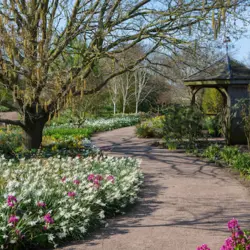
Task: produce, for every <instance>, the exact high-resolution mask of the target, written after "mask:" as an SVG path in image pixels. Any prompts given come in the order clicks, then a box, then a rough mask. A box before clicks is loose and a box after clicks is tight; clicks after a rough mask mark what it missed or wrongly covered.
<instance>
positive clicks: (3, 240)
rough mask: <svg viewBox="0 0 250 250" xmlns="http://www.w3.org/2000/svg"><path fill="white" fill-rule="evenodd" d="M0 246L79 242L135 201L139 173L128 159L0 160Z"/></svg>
mask: <svg viewBox="0 0 250 250" xmlns="http://www.w3.org/2000/svg"><path fill="white" fill-rule="evenodd" d="M0 166H1V168H0V178H1V180H0V182H1V186H0V247H1V248H2V249H6V248H8V249H19V248H24V249H28V248H31V249H34V248H36V247H38V246H39V247H47V246H50V245H54V247H55V246H57V244H59V243H60V242H62V241H63V240H69V239H80V238H82V237H83V235H84V234H85V233H86V231H87V230H89V229H90V228H92V227H95V226H97V225H100V223H103V222H104V219H105V217H106V216H107V215H111V214H114V213H117V212H120V211H121V210H122V209H123V208H124V207H126V206H127V205H128V204H132V203H134V202H135V200H136V198H137V193H138V190H139V186H140V184H141V183H142V173H141V171H140V169H139V163H138V161H137V160H135V159H132V158H114V157H106V158H101V160H100V158H94V159H93V158H80V157H76V158H70V157H68V158H60V157H54V158H48V159H30V160H24V159H22V160H21V161H20V163H19V164H17V163H15V162H14V160H6V159H5V158H4V157H1V158H0Z"/></svg>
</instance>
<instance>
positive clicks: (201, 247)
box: [197, 244, 210, 250]
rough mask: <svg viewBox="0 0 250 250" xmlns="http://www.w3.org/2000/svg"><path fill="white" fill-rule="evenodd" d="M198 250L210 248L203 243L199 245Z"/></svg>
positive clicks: (208, 249)
mask: <svg viewBox="0 0 250 250" xmlns="http://www.w3.org/2000/svg"><path fill="white" fill-rule="evenodd" d="M197 250H210V248H209V247H208V246H207V244H202V245H201V246H199V247H197Z"/></svg>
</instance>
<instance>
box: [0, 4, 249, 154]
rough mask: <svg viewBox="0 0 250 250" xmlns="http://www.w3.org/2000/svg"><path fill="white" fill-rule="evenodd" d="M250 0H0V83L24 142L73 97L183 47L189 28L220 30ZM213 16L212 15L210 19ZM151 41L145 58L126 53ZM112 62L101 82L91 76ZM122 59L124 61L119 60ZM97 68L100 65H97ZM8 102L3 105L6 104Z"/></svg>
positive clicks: (36, 139) (36, 136) (34, 143)
mask: <svg viewBox="0 0 250 250" xmlns="http://www.w3.org/2000/svg"><path fill="white" fill-rule="evenodd" d="M244 2H247V0H245V1H243V0H233V1H230V0H228V1H224V0H223V1H222V0H181V1H176V0H166V1H160V0H154V1H150V0H86V1H85V0H3V1H0V84H1V87H2V88H5V89H7V91H8V92H9V93H11V94H12V96H13V102H10V101H7V102H6V103H5V104H4V105H6V106H9V107H11V108H12V109H16V110H17V111H18V112H19V113H20V114H21V120H20V121H11V120H6V119H5V120H4V119H1V120H0V122H5V123H9V124H13V125H17V126H20V127H21V128H22V129H23V131H24V145H25V146H26V148H28V149H31V148H39V146H40V144H41V141H42V132H43V128H44V125H45V123H46V122H47V121H48V120H50V119H51V118H53V117H54V116H56V115H57V114H58V112H59V111H60V109H62V108H63V107H67V106H69V105H71V103H72V98H73V97H74V96H81V97H83V96H84V95H87V94H92V93H95V92H97V91H99V90H100V89H102V88H103V87H104V86H105V85H106V84H107V83H108V82H109V81H110V80H111V79H113V78H114V77H115V76H118V75H120V74H123V73H125V72H126V71H128V70H130V69H132V68H134V67H135V66H136V65H137V64H138V63H141V62H142V61H143V60H144V59H145V58H147V57H148V56H149V55H150V54H151V53H154V52H156V51H157V50H158V49H159V48H160V47H161V48H162V47H164V48H165V51H169V52H168V53H171V51H174V49H175V48H180V47H182V46H185V44H186V43H187V42H190V41H191V40H192V39H193V38H194V37H192V36H191V37H188V36H187V35H188V33H189V31H190V30H191V29H197V30H198V29H201V30H202V29H204V26H203V27H202V26H199V24H201V23H202V22H203V25H206V24H207V25H209V26H210V25H212V26H213V29H214V30H215V33H216V34H217V33H218V31H219V30H220V26H221V23H222V21H223V20H224V21H225V19H226V16H227V14H228V13H230V12H231V11H233V9H234V8H235V7H236V6H237V5H240V4H241V3H244ZM208 20H212V21H211V22H209V21H208ZM139 43H144V44H147V50H146V51H145V53H144V54H143V56H141V57H140V58H139V59H136V60H133V61H130V63H129V64H125V65H124V64H123V63H122V62H121V63H120V62H119V60H118V58H119V55H120V54H121V53H123V52H124V51H127V50H128V49H130V48H132V47H133V46H135V45H136V44H139ZM104 61H105V63H106V64H109V65H110V68H112V70H111V71H110V72H109V73H108V74H103V76H102V81H100V82H99V83H98V85H92V84H91V82H89V81H88V79H89V78H88V77H89V76H90V75H91V74H93V72H94V73H95V71H96V69H98V64H99V63H103V62H104ZM117 65H119V66H117ZM97 73H98V72H97ZM2 105H3V104H2Z"/></svg>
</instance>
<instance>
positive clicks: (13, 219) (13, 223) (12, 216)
mask: <svg viewBox="0 0 250 250" xmlns="http://www.w3.org/2000/svg"><path fill="white" fill-rule="evenodd" d="M18 221H19V219H18V218H17V217H16V216H15V215H11V216H10V218H9V220H8V223H11V224H12V225H13V226H14V225H15V224H16V223H17V222H18Z"/></svg>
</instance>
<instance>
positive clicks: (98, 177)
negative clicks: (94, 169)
mask: <svg viewBox="0 0 250 250" xmlns="http://www.w3.org/2000/svg"><path fill="white" fill-rule="evenodd" d="M95 178H96V179H97V180H98V181H102V180H103V177H102V176H101V175H100V174H97V175H96V177H95Z"/></svg>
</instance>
